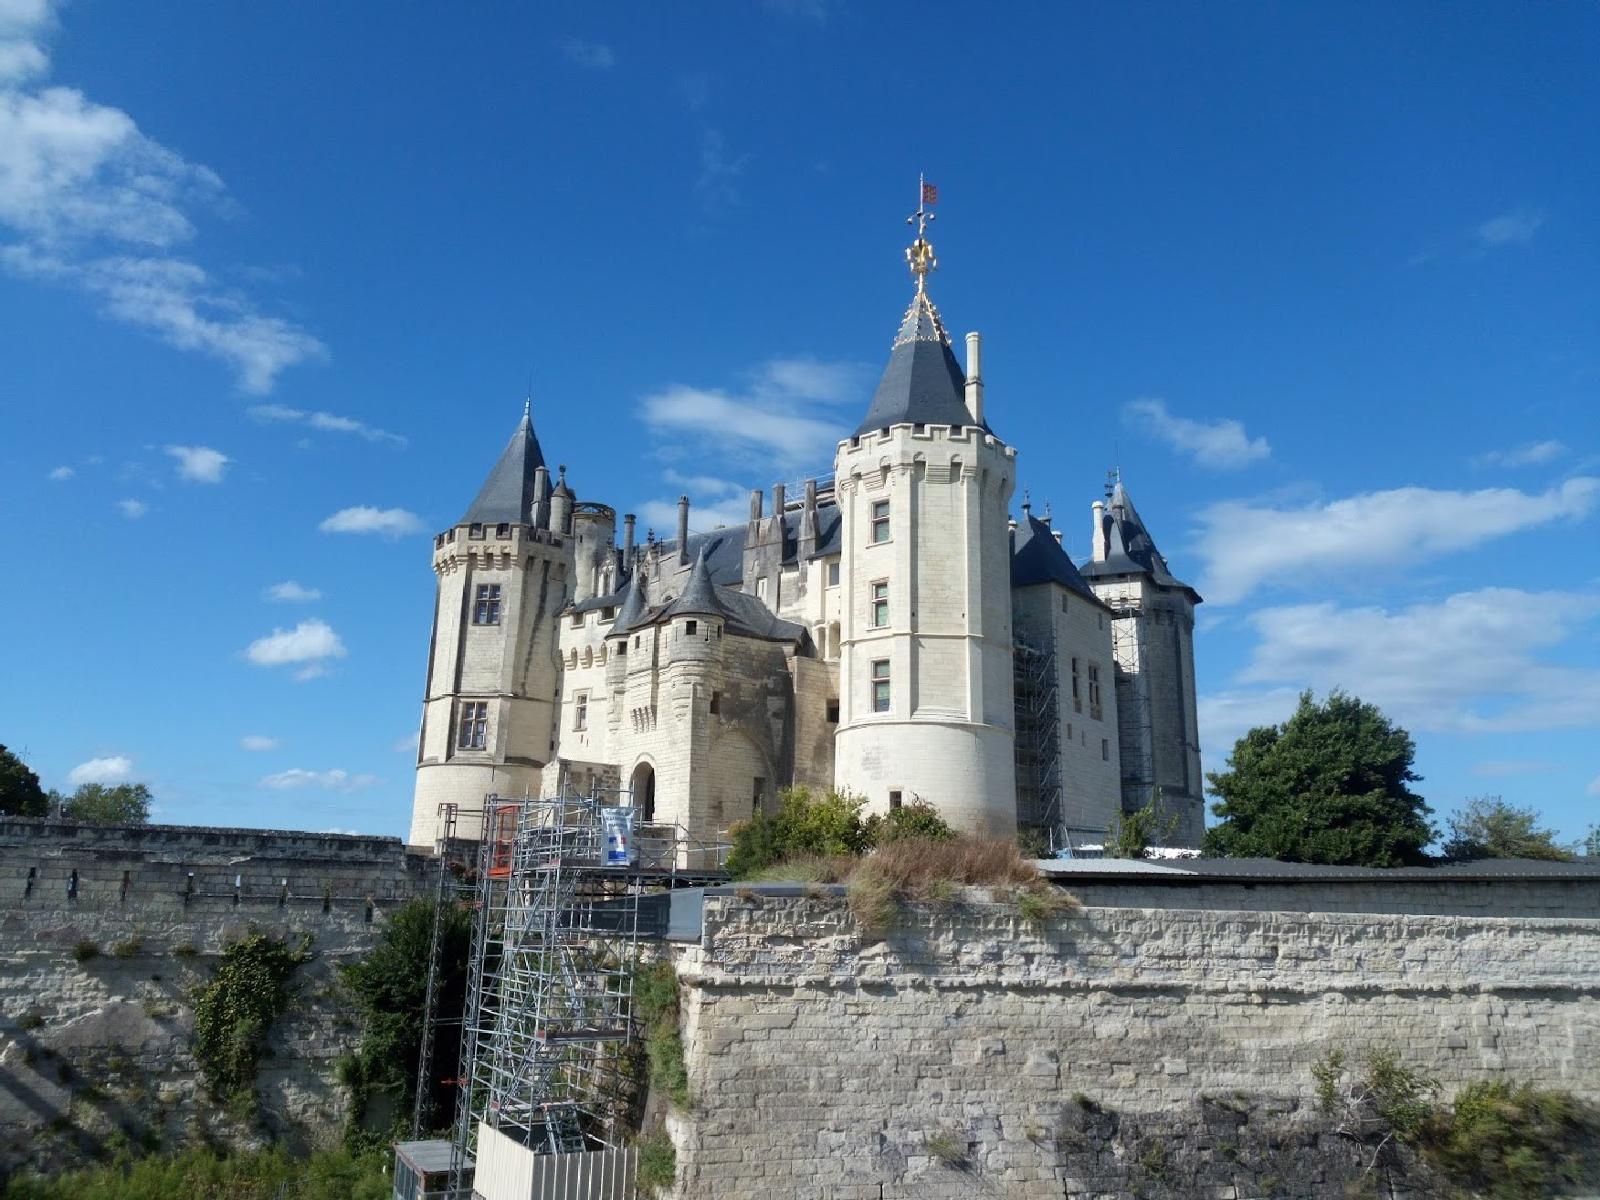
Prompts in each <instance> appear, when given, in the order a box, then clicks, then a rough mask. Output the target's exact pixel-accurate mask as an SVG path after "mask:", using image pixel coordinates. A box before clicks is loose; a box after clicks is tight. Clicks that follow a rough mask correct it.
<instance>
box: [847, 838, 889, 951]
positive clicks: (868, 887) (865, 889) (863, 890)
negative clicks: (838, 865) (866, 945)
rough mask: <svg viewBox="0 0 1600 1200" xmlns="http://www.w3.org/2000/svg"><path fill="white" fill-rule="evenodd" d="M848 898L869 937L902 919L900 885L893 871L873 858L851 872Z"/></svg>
mask: <svg viewBox="0 0 1600 1200" xmlns="http://www.w3.org/2000/svg"><path fill="white" fill-rule="evenodd" d="M845 901H846V903H847V904H848V905H849V906H850V915H851V916H853V917H855V919H856V924H857V925H858V926H859V927H860V929H861V932H862V933H863V934H865V935H866V936H867V937H874V938H875V937H881V936H883V934H885V933H887V932H888V931H889V930H890V929H892V928H893V927H894V925H895V922H896V921H898V920H899V918H900V888H899V887H897V886H896V883H895V880H894V879H893V877H892V876H891V875H890V873H889V872H887V871H884V870H882V869H880V864H879V863H878V862H876V861H875V860H873V859H870V858H869V859H867V860H866V861H865V862H863V863H862V864H861V865H860V866H859V867H857V868H856V869H855V870H854V871H853V872H851V875H850V879H849V882H848V883H847V884H846V885H845Z"/></svg>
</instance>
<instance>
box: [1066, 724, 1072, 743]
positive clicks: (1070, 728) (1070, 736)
mask: <svg viewBox="0 0 1600 1200" xmlns="http://www.w3.org/2000/svg"><path fill="white" fill-rule="evenodd" d="M1071 740H1072V722H1071V721H1068V722H1067V741H1069V742H1070V741H1071Z"/></svg>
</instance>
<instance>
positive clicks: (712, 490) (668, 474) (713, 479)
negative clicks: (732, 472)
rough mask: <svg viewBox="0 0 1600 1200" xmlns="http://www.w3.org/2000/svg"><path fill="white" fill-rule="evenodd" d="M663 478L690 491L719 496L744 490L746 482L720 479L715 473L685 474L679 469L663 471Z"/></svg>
mask: <svg viewBox="0 0 1600 1200" xmlns="http://www.w3.org/2000/svg"><path fill="white" fill-rule="evenodd" d="M661 478H663V479H665V480H666V481H667V482H668V483H671V484H676V485H678V486H679V487H683V488H686V489H688V490H689V491H690V493H691V494H692V493H694V492H702V493H705V494H707V495H712V496H718V495H724V494H726V493H728V492H742V491H744V484H742V483H737V482H735V481H734V480H732V479H719V478H718V477H717V476H715V475H683V474H680V473H679V472H677V471H671V470H668V471H663V472H662V474H661Z"/></svg>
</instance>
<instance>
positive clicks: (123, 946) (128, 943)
mask: <svg viewBox="0 0 1600 1200" xmlns="http://www.w3.org/2000/svg"><path fill="white" fill-rule="evenodd" d="M143 949H144V943H143V942H141V941H140V940H139V939H138V938H136V937H131V938H126V939H124V940H123V941H120V942H118V943H117V944H116V945H115V946H112V947H111V953H112V954H114V955H116V956H117V957H118V958H137V957H138V955H139V951H141V950H143Z"/></svg>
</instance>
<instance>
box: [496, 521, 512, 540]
mask: <svg viewBox="0 0 1600 1200" xmlns="http://www.w3.org/2000/svg"><path fill="white" fill-rule="evenodd" d="M494 535H495V537H497V538H508V537H510V536H511V522H509V521H501V522H500V524H498V525H496V526H495V527H494Z"/></svg>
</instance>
